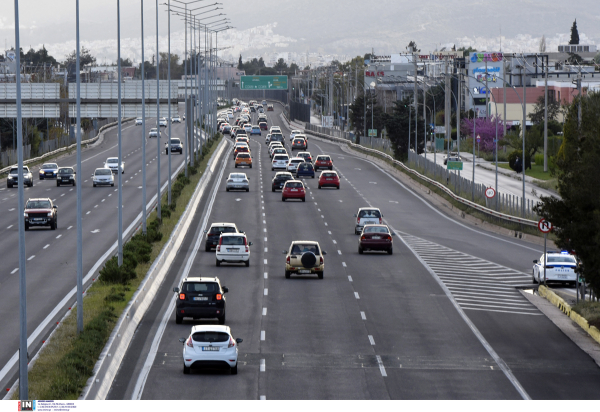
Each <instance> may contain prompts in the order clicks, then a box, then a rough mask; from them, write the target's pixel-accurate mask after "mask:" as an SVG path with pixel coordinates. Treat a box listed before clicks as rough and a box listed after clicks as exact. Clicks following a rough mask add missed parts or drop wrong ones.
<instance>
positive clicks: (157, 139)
mask: <svg viewBox="0 0 600 412" xmlns="http://www.w3.org/2000/svg"><path fill="white" fill-rule="evenodd" d="M156 130H157V138H156V160H157V169H158V173H157V174H156V182H157V184H156V217H157V218H158V220H160V221H162V212H161V209H160V206H161V205H160V203H161V196H160V52H159V49H158V0H156ZM169 151H170V150H169ZM119 176H120V174H119ZM120 179H121V178H120V177H119V181H120Z"/></svg>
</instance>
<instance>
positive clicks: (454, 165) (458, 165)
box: [448, 160, 463, 170]
mask: <svg viewBox="0 0 600 412" xmlns="http://www.w3.org/2000/svg"><path fill="white" fill-rule="evenodd" d="M448 170H463V162H454V161H451V160H450V161H448Z"/></svg>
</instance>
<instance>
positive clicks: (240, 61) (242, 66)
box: [237, 54, 244, 70]
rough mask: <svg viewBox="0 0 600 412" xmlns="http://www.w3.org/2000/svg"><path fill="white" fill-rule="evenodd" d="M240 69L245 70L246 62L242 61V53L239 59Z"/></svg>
mask: <svg viewBox="0 0 600 412" xmlns="http://www.w3.org/2000/svg"><path fill="white" fill-rule="evenodd" d="M237 68H238V70H244V63H242V55H241V54H240V59H239V60H238V66H237Z"/></svg>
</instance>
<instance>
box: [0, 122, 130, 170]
mask: <svg viewBox="0 0 600 412" xmlns="http://www.w3.org/2000/svg"><path fill="white" fill-rule="evenodd" d="M134 119H135V117H130V118H126V119H123V121H122V123H125V122H128V121H131V120H134ZM117 124H118V122H113V123H109V124H107V125H104V126H102V127H101V128H100V129H98V134H97V135H96V137H92V138H91V139H87V140H83V141H82V142H81V144H82V145H90V144H93V143H96V141H97V140H98V139H99V138H100V135H102V132H103V131H105V130H107V129H109V128H111V127H113V126H116V125H117ZM76 147H77V143H73V144H72V145H69V146H66V147H61V148H60V149H56V150H53V151H51V152H48V153H45V154H43V155H41V156H39V157H34V158H31V159H27V160H24V161H23V166H26V165H28V164H30V163H35V162H38V161H40V160H43V159H45V158H47V157H50V156H53V155H55V154H58V153H62V152H66V151H68V150H71V149H74V148H76ZM17 166H18V165H16V164H15V165H12V166H7V167H5V168H3V169H0V174H2V173H7V172H8V171H10V169H12V168H13V167H17Z"/></svg>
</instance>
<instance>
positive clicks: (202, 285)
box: [181, 282, 219, 293]
mask: <svg viewBox="0 0 600 412" xmlns="http://www.w3.org/2000/svg"><path fill="white" fill-rule="evenodd" d="M218 290H219V285H218V284H216V283H215V282H186V283H184V284H183V287H182V288H181V291H182V292H206V293H212V292H217V291H218Z"/></svg>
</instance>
